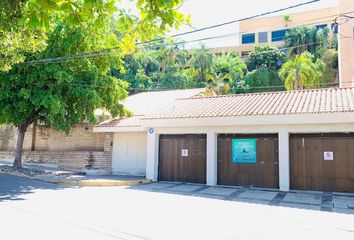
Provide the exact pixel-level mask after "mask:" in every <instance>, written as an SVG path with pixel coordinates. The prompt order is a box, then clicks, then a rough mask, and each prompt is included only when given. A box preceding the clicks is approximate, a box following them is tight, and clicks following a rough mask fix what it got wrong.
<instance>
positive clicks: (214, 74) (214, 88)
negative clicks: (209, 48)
mask: <svg viewBox="0 0 354 240" xmlns="http://www.w3.org/2000/svg"><path fill="white" fill-rule="evenodd" d="M213 59H214V60H213V64H212V69H211V72H210V73H209V74H208V75H207V91H209V92H213V93H216V94H227V93H229V92H230V90H231V89H232V87H234V86H235V85H236V84H237V82H238V81H240V80H241V79H243V78H244V74H245V73H246V71H247V67H246V64H245V63H244V62H243V60H242V59H241V58H240V57H239V56H238V54H237V53H236V52H228V53H226V54H222V55H219V56H214V58H213ZM209 95H210V94H209Z"/></svg>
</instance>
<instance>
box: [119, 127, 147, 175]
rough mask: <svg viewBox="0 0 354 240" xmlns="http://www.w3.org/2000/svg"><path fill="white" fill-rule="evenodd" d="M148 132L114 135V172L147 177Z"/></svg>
mask: <svg viewBox="0 0 354 240" xmlns="http://www.w3.org/2000/svg"><path fill="white" fill-rule="evenodd" d="M146 139H147V137H146V132H120V133H114V135H113V151H112V172H113V174H120V175H135V176H145V173H146V146H147V142H146Z"/></svg>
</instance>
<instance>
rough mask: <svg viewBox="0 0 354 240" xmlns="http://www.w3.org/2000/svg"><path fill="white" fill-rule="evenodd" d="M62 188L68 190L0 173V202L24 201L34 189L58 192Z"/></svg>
mask: <svg viewBox="0 0 354 240" xmlns="http://www.w3.org/2000/svg"><path fill="white" fill-rule="evenodd" d="M64 188H70V186H63V185H58V184H51V183H45V182H41V181H38V180H33V179H29V178H26V177H19V176H13V175H9V174H6V173H0V202H2V201H6V200H7V201H15V200H25V199H24V198H23V196H24V195H26V194H31V193H33V192H34V190H36V189H48V190H60V189H64Z"/></svg>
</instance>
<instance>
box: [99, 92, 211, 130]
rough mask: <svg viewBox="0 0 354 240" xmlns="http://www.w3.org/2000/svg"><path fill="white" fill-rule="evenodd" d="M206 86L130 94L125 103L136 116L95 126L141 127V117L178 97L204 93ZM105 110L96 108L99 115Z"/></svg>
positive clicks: (111, 120)
mask: <svg viewBox="0 0 354 240" xmlns="http://www.w3.org/2000/svg"><path fill="white" fill-rule="evenodd" d="M204 90H205V89H204V88H195V89H180V90H169V91H155V92H142V93H138V94H135V95H132V96H129V97H128V98H127V99H126V101H125V102H124V103H123V104H124V106H125V107H126V108H127V109H128V110H129V111H131V112H132V113H133V114H134V116H131V117H124V118H116V119H110V120H107V121H104V122H101V123H99V124H97V125H96V126H95V128H105V127H106V128H111V127H141V126H142V125H141V122H140V119H141V118H142V116H143V115H145V114H149V113H150V114H151V113H153V112H155V111H157V110H158V109H161V108H163V107H166V106H168V105H169V104H171V103H173V101H175V100H176V99H178V98H189V97H194V96H197V95H198V94H200V93H202V92H203V91H204ZM102 112H103V110H96V114H97V115H101V114H102Z"/></svg>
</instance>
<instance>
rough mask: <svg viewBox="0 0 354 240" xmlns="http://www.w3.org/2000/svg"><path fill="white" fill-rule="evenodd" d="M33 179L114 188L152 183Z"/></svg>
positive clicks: (140, 181)
mask: <svg viewBox="0 0 354 240" xmlns="http://www.w3.org/2000/svg"><path fill="white" fill-rule="evenodd" d="M33 179H36V180H39V181H42V182H47V183H54V184H62V185H70V186H91V187H113V186H136V185H141V184H148V183H151V182H152V181H151V180H148V179H144V180H128V181H124V180H103V181H91V180H57V179H43V178H38V177H34V178H33Z"/></svg>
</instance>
